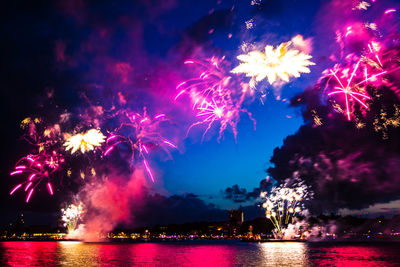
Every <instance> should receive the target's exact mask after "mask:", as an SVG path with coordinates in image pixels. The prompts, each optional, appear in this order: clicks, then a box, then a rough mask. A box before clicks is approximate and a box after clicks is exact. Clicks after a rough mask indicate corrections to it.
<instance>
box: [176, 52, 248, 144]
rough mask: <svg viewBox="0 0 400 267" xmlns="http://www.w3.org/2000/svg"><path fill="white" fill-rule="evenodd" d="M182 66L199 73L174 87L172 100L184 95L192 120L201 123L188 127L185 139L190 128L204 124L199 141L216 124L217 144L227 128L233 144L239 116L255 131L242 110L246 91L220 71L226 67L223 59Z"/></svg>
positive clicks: (228, 75)
mask: <svg viewBox="0 0 400 267" xmlns="http://www.w3.org/2000/svg"><path fill="white" fill-rule="evenodd" d="M185 64H190V65H193V66H194V67H197V68H198V69H200V74H199V76H198V78H194V79H190V80H187V81H184V82H182V83H180V84H179V85H178V86H177V90H179V93H178V94H177V95H176V97H175V100H177V99H178V98H179V97H181V96H182V95H183V94H187V95H188V96H189V97H190V99H191V102H192V109H193V110H194V112H195V113H196V117H198V118H200V119H201V120H200V121H198V122H195V123H193V124H192V125H190V127H189V129H188V131H187V134H186V135H188V134H189V132H190V130H191V129H192V128H193V127H194V126H197V125H202V124H206V125H207V127H206V129H205V131H204V132H203V135H202V141H203V140H204V137H205V135H206V134H207V132H208V131H209V130H210V129H211V127H212V125H213V123H214V122H219V123H220V127H219V135H218V141H219V140H220V139H221V138H222V136H223V133H224V131H225V130H226V129H227V127H228V126H231V128H232V131H233V134H234V137H235V140H236V137H237V123H238V122H239V119H240V113H246V114H247V115H248V116H249V118H250V119H251V120H252V121H253V124H254V128H255V120H254V119H253V117H252V116H251V113H250V112H248V111H247V110H246V109H245V108H243V107H242V105H243V102H244V100H245V98H246V96H247V95H248V88H247V87H246V86H245V85H243V84H242V83H240V82H239V81H237V79H235V77H234V76H232V75H231V74H230V73H229V71H228V70H227V68H226V67H224V66H225V65H226V64H227V62H226V61H225V60H224V58H216V57H212V58H211V59H208V60H206V61H200V60H187V61H185Z"/></svg>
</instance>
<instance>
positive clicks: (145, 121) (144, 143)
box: [104, 109, 177, 182]
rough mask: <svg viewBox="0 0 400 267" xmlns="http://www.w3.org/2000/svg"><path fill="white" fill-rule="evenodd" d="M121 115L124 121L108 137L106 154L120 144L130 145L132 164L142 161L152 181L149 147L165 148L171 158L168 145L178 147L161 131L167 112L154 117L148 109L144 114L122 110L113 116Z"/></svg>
mask: <svg viewBox="0 0 400 267" xmlns="http://www.w3.org/2000/svg"><path fill="white" fill-rule="evenodd" d="M119 115H122V118H123V122H122V123H121V124H120V125H119V126H118V127H117V128H116V129H114V130H113V131H112V133H111V134H110V135H109V136H108V137H107V139H106V149H105V152H104V156H107V155H109V154H110V153H111V152H112V151H113V150H114V148H115V147H116V146H118V145H120V144H126V145H128V146H129V148H130V150H131V153H132V154H131V160H130V162H131V164H134V163H135V162H136V161H141V162H142V164H143V166H144V167H145V169H146V172H147V174H148V176H149V177H150V179H151V181H152V182H154V176H153V172H152V171H151V168H150V166H149V163H148V160H147V156H146V155H148V154H149V152H150V149H149V147H152V148H154V147H156V148H161V149H163V150H164V151H165V152H166V153H167V155H168V156H169V157H170V158H171V154H170V152H169V150H168V147H169V148H174V149H177V146H176V145H175V144H174V143H172V142H171V141H169V140H167V139H166V138H164V137H163V136H162V135H161V133H160V122H162V121H166V116H165V114H158V115H156V116H154V118H153V119H152V118H150V116H148V115H147V111H146V109H145V111H144V114H143V115H141V114H139V113H131V112H129V111H127V110H120V111H118V112H117V113H116V114H114V115H113V117H115V116H119ZM126 130H127V131H126Z"/></svg>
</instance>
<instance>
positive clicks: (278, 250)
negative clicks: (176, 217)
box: [0, 241, 400, 267]
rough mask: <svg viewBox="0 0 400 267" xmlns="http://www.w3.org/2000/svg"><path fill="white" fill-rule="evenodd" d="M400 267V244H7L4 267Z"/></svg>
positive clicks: (2, 247)
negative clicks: (156, 266) (134, 266)
mask: <svg viewBox="0 0 400 267" xmlns="http://www.w3.org/2000/svg"><path fill="white" fill-rule="evenodd" d="M132 265H140V266H154V265H158V266H160V265H162V266H218V267H222V266H377V265H380V266H400V244H398V243H391V244H337V243H336V244H331V243H324V244H308V243H300V242H269V243H244V242H230V241H221V242H203V241H201V242H200V241H199V242H195V241H192V242H171V243H135V244H115V243H82V242H2V243H0V266H132Z"/></svg>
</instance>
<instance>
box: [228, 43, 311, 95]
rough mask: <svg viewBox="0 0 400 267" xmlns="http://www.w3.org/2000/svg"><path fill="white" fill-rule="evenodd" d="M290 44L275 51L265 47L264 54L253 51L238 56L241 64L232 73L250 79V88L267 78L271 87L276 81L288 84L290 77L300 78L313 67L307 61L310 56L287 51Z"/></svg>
mask: <svg viewBox="0 0 400 267" xmlns="http://www.w3.org/2000/svg"><path fill="white" fill-rule="evenodd" d="M291 44H292V42H286V43H282V44H280V45H279V46H278V47H277V48H276V49H274V47H273V46H271V45H267V46H266V47H265V49H264V52H261V51H258V50H254V51H250V52H249V53H248V54H242V55H239V56H238V57H237V58H238V59H239V60H240V61H241V62H242V63H240V64H239V65H238V66H237V67H236V68H234V69H233V70H232V71H231V72H232V73H245V74H246V76H247V77H251V80H250V83H249V85H250V87H251V88H255V87H256V84H257V83H258V82H260V81H262V80H264V79H265V78H267V80H268V82H269V84H271V85H273V84H274V83H275V82H277V81H278V80H280V81H283V82H286V83H287V82H289V79H290V77H291V76H293V77H296V78H298V77H300V73H309V72H310V69H309V68H308V66H310V65H315V64H314V63H313V62H311V61H310V60H309V59H311V56H310V55H307V54H304V53H302V52H300V51H298V50H295V49H289V46H290V45H291Z"/></svg>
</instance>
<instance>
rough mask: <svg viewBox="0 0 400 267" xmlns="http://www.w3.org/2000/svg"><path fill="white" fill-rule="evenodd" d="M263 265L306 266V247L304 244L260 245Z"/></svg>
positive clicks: (272, 243) (276, 243)
mask: <svg viewBox="0 0 400 267" xmlns="http://www.w3.org/2000/svg"><path fill="white" fill-rule="evenodd" d="M260 247H261V252H262V255H263V261H264V262H263V264H264V265H271V266H307V265H308V264H307V263H308V261H307V247H306V244H305V243H296V242H283V243H278V242H268V243H261V244H260Z"/></svg>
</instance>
